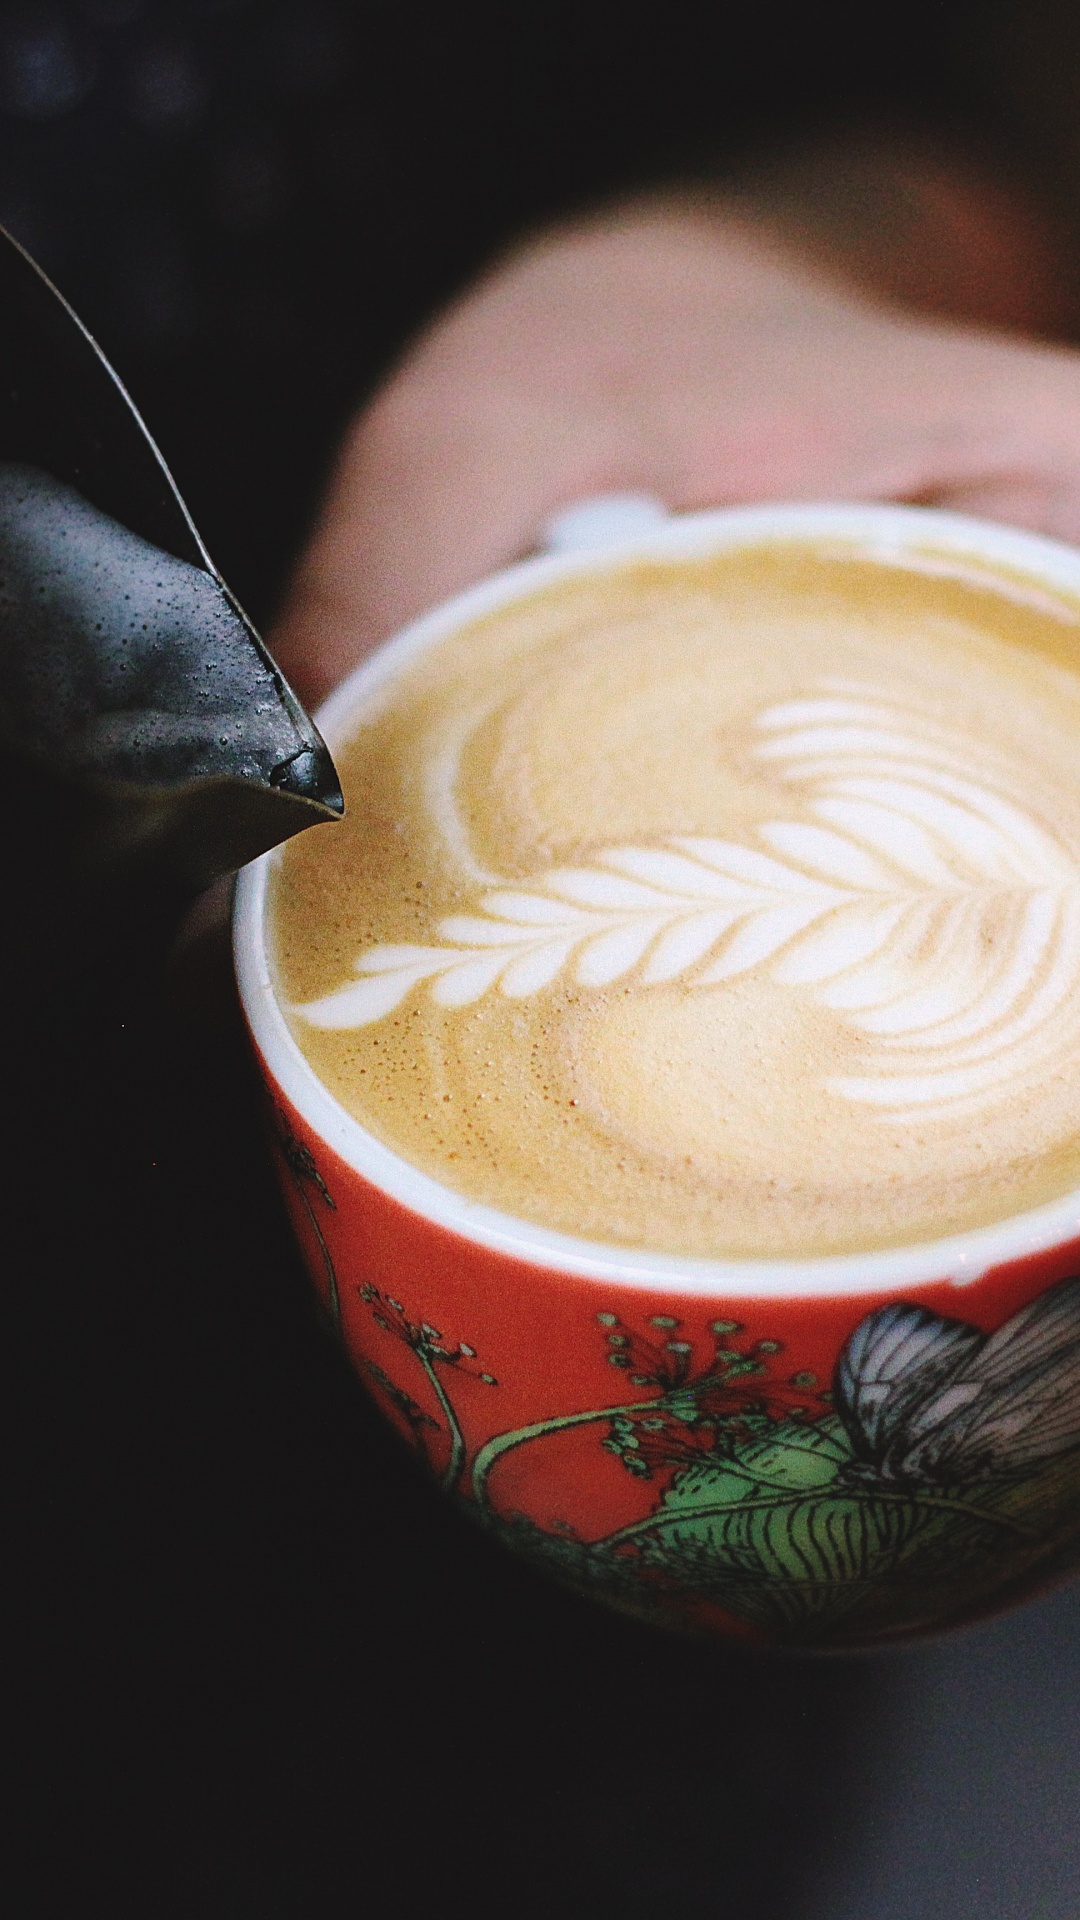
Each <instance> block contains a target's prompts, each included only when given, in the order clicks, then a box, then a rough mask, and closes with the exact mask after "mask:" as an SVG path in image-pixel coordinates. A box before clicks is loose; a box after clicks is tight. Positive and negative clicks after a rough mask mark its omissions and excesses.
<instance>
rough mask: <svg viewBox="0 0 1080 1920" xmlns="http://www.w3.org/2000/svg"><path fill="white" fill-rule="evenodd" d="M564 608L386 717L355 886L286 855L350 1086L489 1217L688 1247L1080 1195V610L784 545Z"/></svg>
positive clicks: (301, 981)
mask: <svg viewBox="0 0 1080 1920" xmlns="http://www.w3.org/2000/svg"><path fill="white" fill-rule="evenodd" d="M553 599H554V603H552V602H551V601H547V600H543V599H542V600H541V601H539V602H536V603H526V604H525V606H524V607H521V608H512V609H508V610H507V611H506V613H504V614H503V615H502V616H496V617H495V618H494V620H489V621H488V622H487V623H485V625H484V628H483V630H482V631H477V632H475V633H474V634H473V635H471V636H457V637H455V640H454V641H453V642H451V643H448V644H444V647H443V648H441V649H439V654H438V660H437V661H436V660H433V661H432V663H430V664H428V665H426V666H425V665H424V664H421V667H420V668H419V670H416V669H414V670H413V672H412V674H411V675H410V674H406V675H403V676H402V680H401V684H400V687H395V688H394V689H392V690H391V695H390V698H389V700H385V699H384V701H383V703H382V706H381V709H380V710H377V711H376V712H374V713H373V714H372V715H371V716H370V717H369V718H367V719H366V721H365V724H364V726H363V727H362V728H361V730H360V732H359V734H358V736H357V741H356V746H355V749H354V750H353V751H354V755H355V759H354V761H353V766H354V767H355V771H356V773H357V775H358V784H359V785H360V792H361V797H360V799H359V800H358V801H356V802H354V805H356V806H358V807H359V808H361V809H363V808H364V807H365V806H366V807H368V808H371V805H372V800H374V816H375V817H374V819H373V820H372V821H371V822H370V823H367V824H366V825H363V824H362V825H361V827H360V829H359V831H360V832H361V833H364V834H365V835H366V836H368V837H367V842H366V845H365V847H364V849H363V852H362V854H361V855H360V857H359V859H358V860H357V861H356V866H355V868H354V870H353V871H351V872H350V861H349V859H348V857H347V850H346V849H345V848H343V847H341V846H340V837H339V838H338V840H336V841H335V843H334V845H333V847H330V846H329V845H327V846H326V848H325V857H324V848H323V846H321V845H314V844H313V845H312V846H311V847H309V846H308V844H307V843H306V842H300V843H297V844H296V845H295V846H294V847H291V848H289V849H287V850H286V852H285V855H284V857H283V861H282V867H281V875H280V879H279V884H278V930H279V937H278V947H279V961H280V972H281V983H282V990H283V996H284V997H285V998H286V1000H287V1001H288V1003H289V1004H290V1005H291V1010H292V1011H291V1017H292V1019H293V1021H294V1030H295V1032H296V1033H297V1037H298V1038H299V1039H300V1040H301V1044H302V1045H303V1046H304V1048H305V1050H306V1051H307V1052H308V1053H309V1055H310V1057H311V1058H312V1060H313V1062H314V1063H315V1064H316V1066H317V1068H318V1070H319V1071H320V1072H321V1073H322V1074H323V1076H324V1078H326V1079H327V1081H328V1084H330V1085H331V1087H332V1089H333V1090H334V1091H335V1092H337V1093H338V1095H339V1097H341V1098H343V1099H345V1101H346V1104H348V1105H350V1106H351V1107H352V1109H353V1110H354V1111H355V1112H357V1113H358V1116H359V1117H361V1118H362V1119H364V1120H365V1121H366V1123H367V1124H369V1125H372V1126H374V1127H375V1129H376V1131H381V1132H382V1133H383V1135H384V1137H386V1138H388V1139H389V1140H390V1141H391V1144H397V1145H399V1146H400V1148H401V1149H402V1150H403V1151H405V1152H407V1154H408V1156H409V1157H410V1158H414V1159H418V1160H419V1161H420V1163H421V1164H424V1165H426V1166H427V1168H428V1169H429V1170H430V1171H435V1172H437V1173H438V1174H439V1175H440V1177H442V1178H444V1179H448V1180H449V1181H450V1183H451V1184H455V1185H462V1184H463V1185H464V1187H465V1190H466V1191H469V1192H473V1193H474V1194H476V1196H477V1197H480V1198H483V1199H485V1200H487V1201H489V1202H490V1203H493V1204H496V1205H501V1206H503V1207H504V1208H505V1209H506V1210H507V1211H513V1212H518V1213H523V1214H525V1215H526V1216H527V1217H530V1218H534V1219H540V1220H541V1221H543V1222H544V1223H545V1224H551V1225H555V1226H558V1227H561V1228H562V1229H564V1230H570V1231H577V1232H579V1233H583V1234H586V1235H589V1236H590V1237H596V1238H604V1239H610V1240H626V1239H633V1240H634V1241H636V1242H637V1243H638V1244H644V1245H655V1246H658V1247H661V1248H662V1249H663V1250H665V1251H681V1250H687V1251H695V1252H714V1253H730V1252H744V1251H749V1252H760V1253H762V1254H766V1253H778V1252H785V1253H790V1252H800V1251H818V1250H834V1249H837V1248H840V1247H843V1246H850V1245H855V1246H858V1245H867V1246H869V1245H874V1244H881V1243H882V1242H883V1241H893V1242H895V1241H896V1240H897V1239H903V1238H905V1237H908V1238H910V1237H922V1236H924V1235H928V1234H931V1233H936V1232H942V1231H949V1230H952V1229H953V1228H958V1227H960V1226H962V1225H966V1224H972V1223H974V1222H976V1221H980V1220H982V1219H986V1218H996V1217H1000V1216H1001V1215H1002V1214H1004V1213H1007V1212H1015V1211H1019V1210H1021V1209H1022V1207H1023V1206H1025V1205H1031V1204H1036V1203H1037V1202H1038V1200H1040V1199H1042V1198H1047V1197H1051V1195H1052V1194H1054V1193H1057V1192H1061V1191H1064V1190H1068V1188H1069V1187H1070V1186H1072V1185H1074V1184H1080V1140H1078V1133H1080V678H1077V676H1076V673H1075V668H1074V658H1075V659H1076V660H1080V648H1078V646H1077V631H1078V630H1077V619H1076V614H1075V612H1074V611H1073V610H1072V609H1070V608H1068V607H1066V606H1064V605H1063V606H1062V607H1061V608H1060V610H1056V609H1055V608H1054V606H1053V603H1051V605H1050V607H1049V609H1048V610H1046V609H1041V610H1039V611H1035V612H1033V611H1032V610H1031V608H1030V606H1025V605H1024V604H1022V603H1021V600H1020V597H1019V596H1018V597H1017V599H1016V600H1010V597H1009V591H1008V582H1005V581H1003V582H1002V583H1001V585H1000V591H999V592H996V593H995V592H993V591H988V590H987V588H986V586H985V584H983V583H982V582H980V583H979V584H978V586H976V587H972V586H971V584H970V583H966V582H964V581H963V580H962V579H960V580H956V581H949V580H947V579H946V580H944V581H943V579H942V576H941V575H940V574H938V573H934V572H928V571H926V570H923V571H918V570H916V569H914V568H913V569H912V570H910V571H909V572H905V571H904V570H903V568H901V567H897V566H892V567H890V566H888V565H885V564H880V563H878V564H870V563H868V562H866V561H862V562H859V561H857V560H855V559H847V560H845V559H843V558H838V557H837V556H835V555H832V556H828V555H819V554H814V553H813V552H806V551H803V550H798V549H796V550H790V549H789V550H787V551H786V552H785V551H784V550H783V549H782V548H781V549H779V550H773V551H771V552H766V551H759V552H757V553H756V554H755V553H751V554H749V555H747V554H744V555H741V556H735V557H728V558H727V559H726V560H725V561H717V562H713V563H712V564H711V566H710V567H709V568H707V569H706V568H702V567H701V566H695V567H691V566H690V565H688V564H685V563H684V564H682V565H674V566H671V567H669V568H667V569H665V570H660V569H653V570H652V572H651V573H650V574H649V575H648V576H647V577H646V578H645V579H644V580H642V579H641V578H640V575H639V579H638V582H637V584H636V586H635V580H634V576H633V574H632V572H630V570H628V571H627V573H626V574H625V575H622V576H620V575H618V574H616V575H614V576H608V577H607V578H606V579H605V578H604V577H601V578H600V579H599V580H591V581H588V582H586V583H583V584H582V586H581V587H580V588H578V590H577V592H576V594H575V592H574V591H572V590H571V591H567V590H563V592H562V594H561V595H560V596H555V597H553ZM470 641H471V643H472V652H473V658H472V661H471V663H470V659H469V642H470ZM1074 650H1076V651H1075V654H1074ZM438 665H441V666H442V668H443V673H444V679H443V683H442V684H441V685H440V681H439V676H438V673H437V671H436V669H437V666H438ZM500 674H501V675H502V676H504V678H502V679H500V677H499V676H500ZM492 685H494V686H496V687H497V688H498V689H499V691H498V692H497V693H496V694H495V695H494V696H493V695H492V694H491V693H490V692H489V691H488V692H486V691H485V688H489V687H491V686H492ZM575 702H577V703H578V704H579V705H580V708H581V709H582V711H585V710H588V711H589V719H588V723H587V724H585V725H583V726H581V727H580V728H578V729H575V728H574V727H573V726H572V723H571V722H572V715H573V712H574V706H575ZM583 762H584V764H583ZM1074 762H1075V765H1074ZM343 764H344V770H345V774H346V778H348V775H349V772H350V751H349V750H348V749H347V750H346V753H345V755H344V756H343ZM395 810H396V817H394V818H393V819H391V815H394V814H395ZM380 814H381V816H382V817H381V820H380V818H379V816H380ZM575 815H576V817H575ZM627 826H633V827H634V828H635V829H636V830H635V831H632V832H626V831H624V830H623V829H625V828H626V827H627ZM388 829H389V839H388V841H387V843H386V844H385V845H383V846H382V847H380V846H379V845H378V844H376V843H375V842H374V841H372V840H371V838H370V836H371V835H372V834H377V833H378V832H380V831H382V832H383V833H386V832H387V830H388ZM357 831H358V829H357V828H354V829H353V833H354V835H355V834H356V832H357ZM567 845H568V846H569V849H570V850H572V852H573V854H574V856H575V857H572V858H569V859H567V858H563V857H559V855H560V854H561V852H562V849H563V847H566V846H567ZM353 852H354V854H355V853H356V848H355V847H354V849H353ZM343 854H346V858H345V859H344V860H343V861H342V858H341V856H342V855H343ZM331 855H336V856H337V858H336V859H335V860H334V861H333V862H331V860H330V856H331ZM496 856H499V857H496ZM545 856H546V857H545ZM553 856H554V857H553ZM305 867H307V868H308V871H309V876H310V878H309V884H308V888H307V898H308V903H309V905H310V903H311V900H312V898H313V889H312V886H311V882H313V881H314V882H316V884H317V885H319V886H321V887H322V889H323V892H324V896H325V892H326V883H327V881H329V904H330V908H331V913H332V917H333V921H334V931H333V934H332V936H331V937H330V938H329V939H327V940H325V941H324V943H323V948H322V950H321V951H320V952H319V954H318V956H317V957H318V959H319V960H320V961H324V962H325V961H326V960H329V961H330V966H331V970H332V972H336V973H337V980H336V981H335V982H334V983H333V984H332V985H330V986H329V990H324V991H317V992H315V993H311V992H310V991H304V989H305V988H306V987H308V986H309V984H314V978H316V977H318V976H319V975H322V976H323V977H325V972H326V967H325V965H321V966H316V967H315V968H314V969H312V967H311V966H310V964H308V965H307V966H306V967H305V966H304V965H303V964H301V965H297V957H298V955H300V943H298V928H299V925H300V921H299V919H298V917H297V912H296V909H302V902H303V897H304V894H305V887H304V869H305ZM357 878H359V880H360V885H359V887H357V885H356V881H357ZM429 899H430V901H431V905H430V907H429V906H428V905H427V901H428V900H429ZM446 907H451V908H452V910H450V911H447V910H445V909H446ZM350 925H354V926H355V927H356V929H357V932H358V933H362V934H364V935H366V936H367V937H366V938H363V937H362V938H360V939H357V940H356V941H355V942H354V944H353V948H352V952H351V953H349V952H347V951H345V943H346V942H347V940H348V929H349V926H350ZM406 932H407V934H408V937H401V936H402V934H403V933H406ZM387 935H389V936H390V937H386V936H387ZM328 949H329V950H328ZM300 957H301V958H304V957H306V958H307V959H308V961H309V962H310V958H311V955H310V952H309V951H308V952H306V953H305V954H304V955H300ZM339 969H340V970H339ZM342 973H344V974H345V978H344V979H343V978H342V977H341V975H342ZM297 989H300V990H299V991H297ZM410 1102H411V1109H410ZM770 1121H771V1124H770ZM868 1129H869V1131H868Z"/></svg>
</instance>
